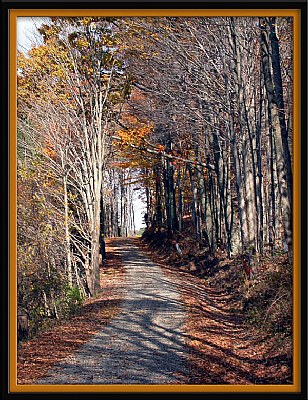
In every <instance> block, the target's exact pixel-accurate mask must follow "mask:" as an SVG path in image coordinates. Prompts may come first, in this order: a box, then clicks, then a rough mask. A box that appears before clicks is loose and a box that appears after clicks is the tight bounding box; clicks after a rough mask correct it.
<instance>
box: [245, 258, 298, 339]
mask: <svg viewBox="0 0 308 400" xmlns="http://www.w3.org/2000/svg"><path fill="white" fill-rule="evenodd" d="M292 293H293V291H292V266H290V264H289V263H288V261H287V260H286V259H285V258H284V257H283V256H275V257H263V259H261V260H260V262H259V264H258V266H257V271H256V275H255V277H254V278H253V280H252V281H251V283H250V286H249V289H248V291H247V293H246V300H245V302H244V308H243V311H244V315H245V318H246V320H247V323H249V324H254V325H256V326H258V327H259V328H260V329H262V330H264V331H266V332H268V333H272V334H273V335H275V334H283V335H286V336H290V335H291V334H292Z"/></svg>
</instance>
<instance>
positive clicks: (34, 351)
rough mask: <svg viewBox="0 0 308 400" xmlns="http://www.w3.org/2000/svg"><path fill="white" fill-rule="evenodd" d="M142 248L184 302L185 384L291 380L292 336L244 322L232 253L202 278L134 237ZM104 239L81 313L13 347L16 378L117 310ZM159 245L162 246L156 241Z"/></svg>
mask: <svg viewBox="0 0 308 400" xmlns="http://www.w3.org/2000/svg"><path fill="white" fill-rule="evenodd" d="M135 240H136V244H138V245H139V246H140V247H141V248H142V249H143V251H144V252H145V253H146V255H147V256H148V257H150V258H152V259H153V261H155V263H158V264H159V265H160V266H161V267H162V269H163V271H164V273H166V274H168V276H169V277H170V278H171V279H172V280H173V282H174V283H175V284H176V286H177V287H178V289H179V291H180V292H181V295H182V301H183V302H184V304H185V306H186V311H187V313H186V315H187V318H186V327H185V329H186V332H187V334H188V335H187V346H188V348H189V361H190V373H189V374H188V375H187V380H186V382H181V383H184V384H185V383H186V384H232V385H233V384H291V383H292V341H291V338H290V337H289V338H285V337H283V336H281V335H271V334H269V333H268V332H265V331H264V332H263V331H262V330H261V329H257V328H256V327H253V325H251V326H250V325H249V324H247V320H245V318H244V316H243V304H242V297H243V296H242V293H240V291H241V290H240V289H239V288H240V286H237V285H236V279H237V277H238V276H239V275H240V273H241V271H240V267H239V266H238V265H237V264H236V261H234V262H233V264H232V263H231V264H230V263H229V262H228V263H227V262H226V263H225V264H224V262H220V264H219V265H218V266H216V268H213V271H215V273H214V274H213V275H212V276H211V277H210V278H208V279H204V277H200V276H198V275H196V274H194V273H192V271H189V269H193V268H191V266H188V268H187V267H186V268H182V267H179V265H175V263H172V260H173V258H172V254H166V252H164V251H161V252H158V251H157V249H156V250H155V249H154V250H153V249H152V248H151V247H149V246H148V245H147V244H145V243H144V242H142V241H141V240H140V239H135ZM113 250H114V249H113V247H112V239H108V241H107V252H108V256H107V262H106V263H105V265H104V267H103V274H102V281H101V285H102V291H101V293H100V295H98V296H97V297H96V298H95V299H91V300H87V301H86V303H85V304H84V306H83V307H82V309H81V311H80V314H79V315H77V316H75V317H73V318H71V319H70V320H68V321H65V322H63V321H62V322H59V323H58V324H57V325H55V326H54V328H52V329H51V330H49V331H46V332H44V333H41V334H40V335H38V336H37V337H36V338H35V339H32V340H29V341H26V342H24V343H22V344H21V346H20V347H19V349H18V384H33V383H34V382H35V381H36V380H37V379H39V378H41V377H43V376H44V375H45V374H46V373H47V371H48V370H49V368H51V367H52V366H53V365H55V364H56V363H58V362H59V361H61V360H62V359H63V358H65V357H66V356H68V355H69V354H71V353H73V352H74V351H75V350H76V349H77V348H78V347H80V346H81V345H82V344H83V343H85V342H87V341H88V340H89V339H90V338H91V336H92V335H94V334H95V333H96V332H97V331H99V330H100V329H101V328H102V327H103V326H104V325H106V324H107V323H108V321H110V319H112V318H114V317H115V316H116V315H117V313H118V312H119V310H120V305H121V299H122V297H123V296H122V292H121V287H122V284H123V280H124V279H125V273H124V268H123V266H122V264H121V261H120V259H119V257H118V256H117V255H116V253H115V252H113ZM162 250H163V249H162Z"/></svg>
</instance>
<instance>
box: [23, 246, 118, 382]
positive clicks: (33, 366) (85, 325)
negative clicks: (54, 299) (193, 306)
mask: <svg viewBox="0 0 308 400" xmlns="http://www.w3.org/2000/svg"><path fill="white" fill-rule="evenodd" d="M106 251H107V253H108V255H107V260H106V262H104V267H103V274H102V275H101V289H102V290H101V293H100V294H99V295H97V296H96V297H95V298H92V299H88V300H86V301H85V303H84V304H83V306H82V308H81V310H80V312H79V314H78V315H76V316H74V317H72V318H70V319H69V320H67V321H58V323H57V324H56V325H55V326H54V327H53V328H51V329H50V330H48V331H45V332H43V333H41V334H39V335H37V336H36V337H35V338H34V339H31V340H28V341H25V342H23V343H22V344H21V345H20V346H19V348H18V353H17V359H18V363H17V383H18V384H28V385H31V384H33V383H34V382H35V381H36V380H37V379H40V378H42V377H43V376H44V375H45V374H46V373H47V371H48V370H49V369H50V368H51V367H52V366H54V365H55V364H57V363H58V362H60V361H61V360H63V359H64V358H65V357H67V356H68V355H70V354H72V353H73V352H74V351H76V350H77V349H78V348H79V347H80V346H81V345H82V344H84V343H86V342H87V341H88V340H90V338H91V336H93V335H94V334H95V333H97V332H98V331H99V330H100V329H101V328H102V327H103V326H105V325H106V324H107V323H108V321H110V319H112V318H114V317H115V316H116V315H117V314H118V312H119V311H120V304H121V300H122V295H121V286H122V282H123V279H125V272H124V268H123V265H122V263H121V259H120V257H119V256H118V255H116V254H115V253H113V247H112V241H111V240H107V241H106Z"/></svg>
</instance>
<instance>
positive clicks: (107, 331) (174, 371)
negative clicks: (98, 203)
mask: <svg viewBox="0 0 308 400" xmlns="http://www.w3.org/2000/svg"><path fill="white" fill-rule="evenodd" d="M113 246H114V248H115V251H116V252H117V253H118V254H119V255H120V257H121V259H122V262H123V264H124V267H125V268H126V271H127V278H126V282H125V286H124V293H125V298H124V301H123V303H122V307H121V312H120V313H119V314H118V315H117V317H116V318H115V319H114V320H113V321H111V323H110V324H109V325H108V326H107V327H104V328H103V329H102V330H101V331H100V332H99V333H97V334H96V335H94V336H93V338H92V339H91V340H90V341H89V342H87V343H86V344H85V345H83V346H82V347H81V348H80V349H79V350H78V351H77V352H75V353H74V354H72V355H70V356H68V357H67V358H65V359H64V360H63V361H62V362H61V363H60V364H58V365H57V366H55V367H54V368H52V369H51V370H50V371H49V374H48V376H46V377H44V378H42V379H40V380H39V381H37V383H38V384H176V383H183V382H184V381H185V375H186V372H187V361H186V359H187V349H186V347H185V334H184V329H183V324H184V319H185V310H184V305H183V304H182V302H181V300H180V292H179V290H178V288H177V287H176V286H175V285H174V284H173V283H172V281H171V280H170V278H168V277H167V276H166V275H165V274H164V273H163V272H162V270H161V268H160V267H159V266H158V265H157V264H155V263H154V262H152V261H150V260H149V259H148V258H147V257H146V255H145V254H143V253H142V252H141V251H140V250H139V248H138V247H137V246H136V245H135V241H134V239H133V238H132V239H130V238H123V239H115V240H114V242H113Z"/></svg>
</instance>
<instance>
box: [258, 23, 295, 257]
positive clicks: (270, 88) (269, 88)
mask: <svg viewBox="0 0 308 400" xmlns="http://www.w3.org/2000/svg"><path fill="white" fill-rule="evenodd" d="M260 28H261V55H262V67H263V73H264V83H265V88H266V93H267V100H268V110H269V113H268V118H269V125H270V126H271V127H272V132H273V135H274V139H275V150H276V165H277V177H278V186H279V193H280V200H281V207H282V218H283V227H284V237H285V241H286V244H287V246H288V254H289V261H290V262H291V261H292V257H293V243H292V204H291V202H290V198H291V197H292V196H291V194H290V190H289V187H288V179H287V175H288V172H287V171H288V169H290V167H287V164H288V162H290V161H289V160H288V159H286V158H285V152H284V145H283V140H284V139H283V132H282V130H281V125H280V120H279V110H278V106H277V103H276V96H275V91H274V82H273V77H272V72H271V68H270V39H269V31H268V21H267V19H266V18H260Z"/></svg>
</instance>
